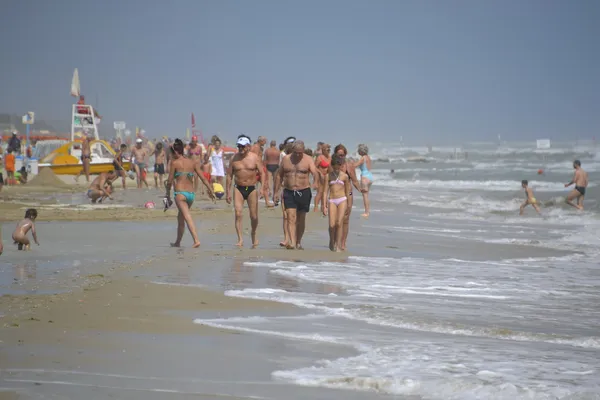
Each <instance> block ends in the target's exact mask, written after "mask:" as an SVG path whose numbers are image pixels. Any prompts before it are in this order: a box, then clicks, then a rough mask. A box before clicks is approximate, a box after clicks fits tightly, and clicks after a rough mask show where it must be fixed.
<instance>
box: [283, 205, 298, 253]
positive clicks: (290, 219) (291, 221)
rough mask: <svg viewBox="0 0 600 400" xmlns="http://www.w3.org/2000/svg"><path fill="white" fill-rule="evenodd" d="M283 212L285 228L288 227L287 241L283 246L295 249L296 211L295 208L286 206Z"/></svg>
mask: <svg viewBox="0 0 600 400" xmlns="http://www.w3.org/2000/svg"><path fill="white" fill-rule="evenodd" d="M285 213H286V217H287V218H286V219H287V229H288V238H289V241H288V243H287V246H285V248H286V249H295V248H296V238H297V236H296V235H297V231H296V217H297V213H296V209H295V208H286V209H285Z"/></svg>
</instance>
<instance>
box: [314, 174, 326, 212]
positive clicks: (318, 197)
mask: <svg viewBox="0 0 600 400" xmlns="http://www.w3.org/2000/svg"><path fill="white" fill-rule="evenodd" d="M318 176H319V181H318V182H316V185H315V186H316V187H315V188H316V190H317V193H316V194H315V206H314V207H313V211H314V212H317V211H319V206H320V205H321V199H322V198H323V193H321V185H322V184H323V180H324V177H323V175H321V173H320V172H319V175H318Z"/></svg>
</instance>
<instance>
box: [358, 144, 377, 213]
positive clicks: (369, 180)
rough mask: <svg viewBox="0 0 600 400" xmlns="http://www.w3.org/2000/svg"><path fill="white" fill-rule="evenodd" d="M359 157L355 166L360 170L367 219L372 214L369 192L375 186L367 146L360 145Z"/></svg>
mask: <svg viewBox="0 0 600 400" xmlns="http://www.w3.org/2000/svg"><path fill="white" fill-rule="evenodd" d="M358 155H359V156H360V159H359V160H358V162H357V163H356V165H355V166H354V167H355V168H356V167H358V168H360V184H361V188H362V190H361V191H362V196H363V203H364V205H365V213H364V214H362V216H363V217H365V218H367V217H368V216H369V214H370V213H371V202H370V201H369V191H370V190H371V185H372V184H373V174H372V173H371V167H372V164H371V157H369V147H368V146H367V145H366V144H359V145H358Z"/></svg>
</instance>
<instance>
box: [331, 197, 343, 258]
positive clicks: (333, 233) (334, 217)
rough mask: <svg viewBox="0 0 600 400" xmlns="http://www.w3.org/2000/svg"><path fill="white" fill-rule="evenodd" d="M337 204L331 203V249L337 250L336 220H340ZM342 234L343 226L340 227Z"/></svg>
mask: <svg viewBox="0 0 600 400" xmlns="http://www.w3.org/2000/svg"><path fill="white" fill-rule="evenodd" d="M337 211H338V210H337V206H336V205H335V204H333V203H329V250H331V251H335V245H336V243H337V240H336V237H337V235H336V233H337V232H336V226H335V224H336V222H337V220H338V215H337V214H338V213H337ZM338 230H339V231H340V234H341V233H342V228H341V227H339V229H338Z"/></svg>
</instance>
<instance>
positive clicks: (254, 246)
mask: <svg viewBox="0 0 600 400" xmlns="http://www.w3.org/2000/svg"><path fill="white" fill-rule="evenodd" d="M257 247H258V240H257V241H256V242H254V243H253V244H252V248H253V249H256V248H257Z"/></svg>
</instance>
